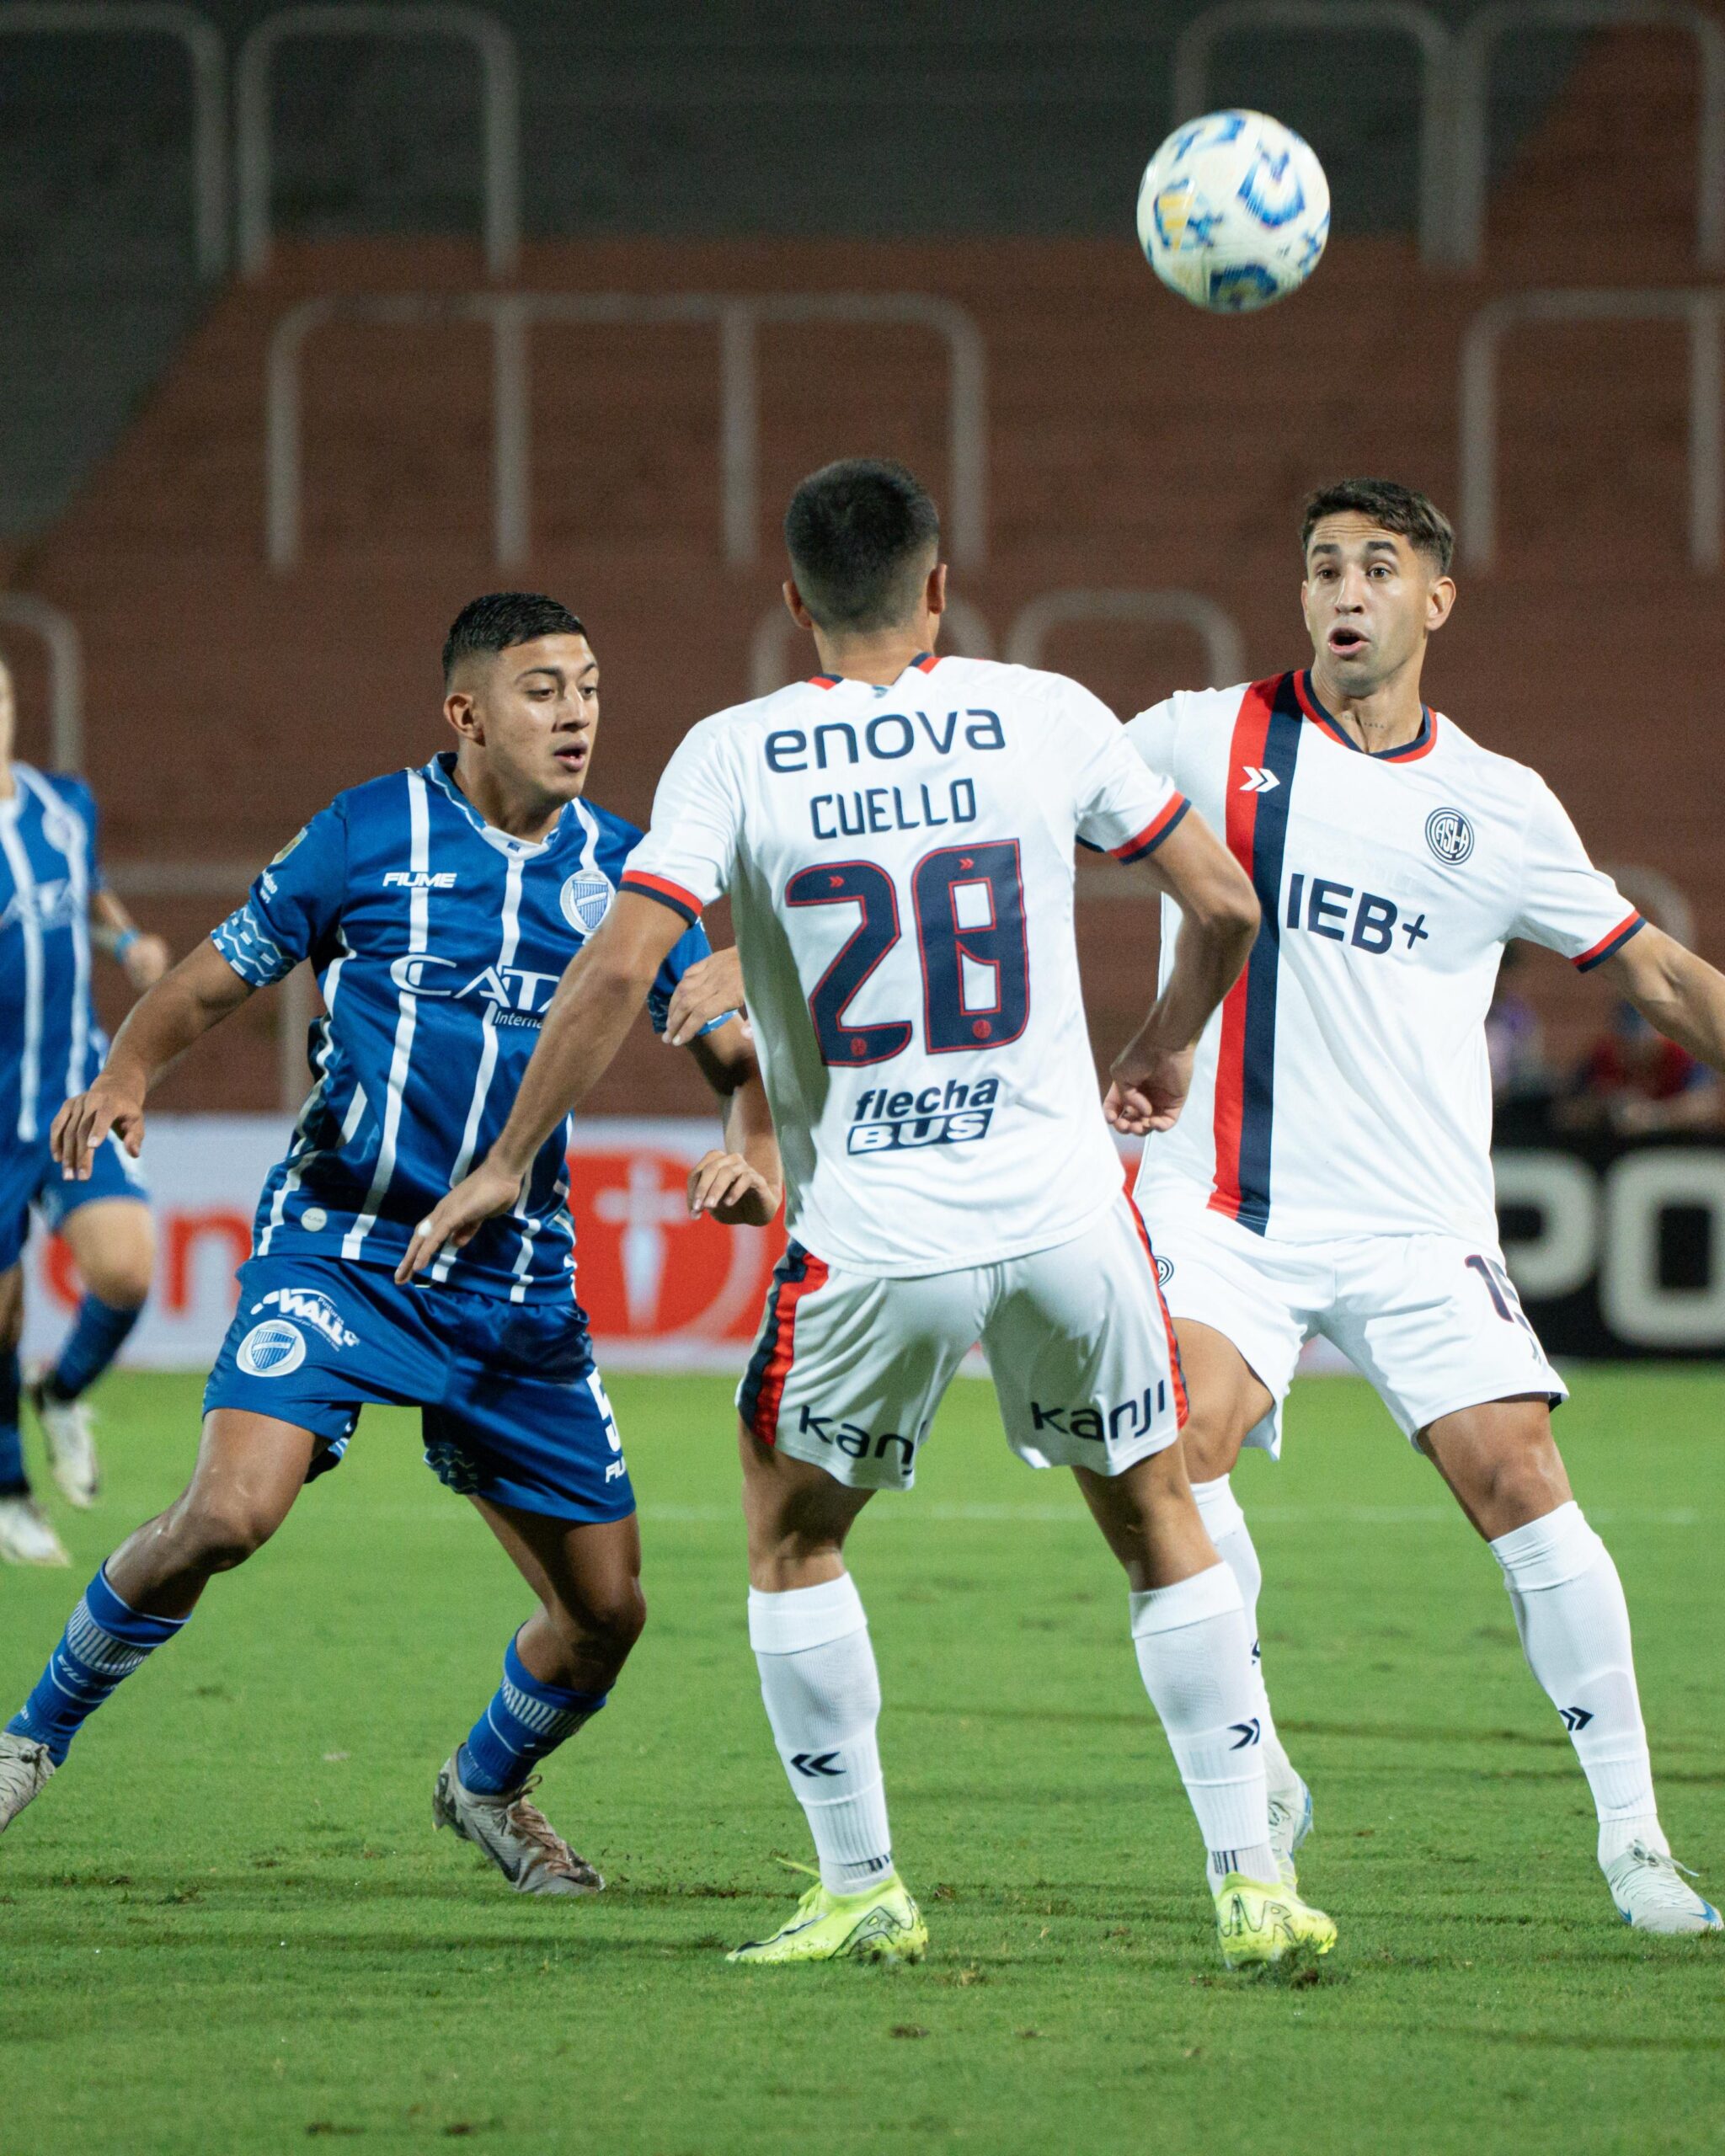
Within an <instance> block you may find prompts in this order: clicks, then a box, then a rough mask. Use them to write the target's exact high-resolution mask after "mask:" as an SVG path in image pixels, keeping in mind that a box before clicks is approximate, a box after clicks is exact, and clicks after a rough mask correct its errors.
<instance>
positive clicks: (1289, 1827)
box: [1269, 1768, 1311, 1894]
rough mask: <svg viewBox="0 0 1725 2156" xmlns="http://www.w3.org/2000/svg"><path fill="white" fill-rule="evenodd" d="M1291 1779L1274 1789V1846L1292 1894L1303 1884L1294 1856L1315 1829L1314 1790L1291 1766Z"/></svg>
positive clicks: (1272, 1846)
mask: <svg viewBox="0 0 1725 2156" xmlns="http://www.w3.org/2000/svg"><path fill="white" fill-rule="evenodd" d="M1289 1777H1290V1779H1289V1780H1288V1781H1287V1782H1286V1783H1285V1784H1284V1785H1281V1786H1279V1787H1278V1788H1275V1789H1273V1790H1271V1791H1270V1793H1269V1794H1270V1847H1271V1848H1272V1849H1274V1851H1275V1853H1276V1870H1277V1872H1278V1873H1279V1876H1280V1878H1281V1881H1282V1884H1283V1885H1284V1887H1286V1888H1287V1889H1288V1892H1290V1894H1291V1893H1292V1892H1293V1891H1294V1889H1295V1887H1297V1886H1298V1885H1299V1884H1300V1874H1299V1873H1298V1872H1297V1871H1296V1870H1295V1868H1294V1859H1295V1854H1297V1852H1298V1850H1299V1848H1300V1844H1301V1843H1302V1842H1303V1841H1304V1840H1305V1839H1306V1836H1307V1835H1308V1834H1309V1833H1311V1790H1309V1789H1308V1788H1307V1787H1306V1784H1305V1783H1304V1782H1303V1781H1301V1780H1300V1777H1299V1775H1298V1774H1295V1773H1294V1771H1293V1769H1292V1768H1290V1769H1289Z"/></svg>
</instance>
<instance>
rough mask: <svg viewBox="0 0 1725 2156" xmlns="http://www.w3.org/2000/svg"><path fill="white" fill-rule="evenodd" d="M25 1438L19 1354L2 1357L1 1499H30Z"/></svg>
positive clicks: (0, 1407) (0, 1391)
mask: <svg viewBox="0 0 1725 2156" xmlns="http://www.w3.org/2000/svg"><path fill="white" fill-rule="evenodd" d="M29 1487H30V1478H29V1476H28V1475H26V1474H25V1473H24V1434H23V1433H22V1432H21V1431H20V1430H19V1427H18V1350H17V1349H16V1348H13V1349H12V1350H11V1352H10V1353H8V1354H4V1355H0V1497H28V1496H29Z"/></svg>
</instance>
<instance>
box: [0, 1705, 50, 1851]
mask: <svg viewBox="0 0 1725 2156" xmlns="http://www.w3.org/2000/svg"><path fill="white" fill-rule="evenodd" d="M53 1771H54V1762H53V1761H52V1760H51V1758H49V1757H48V1748H47V1746H46V1745H45V1744H38V1743H37V1742H36V1740H35V1737H14V1736H13V1734H12V1732H11V1731H10V1730H7V1729H0V1834H3V1833H5V1832H6V1829H7V1828H8V1827H9V1826H10V1825H11V1824H12V1822H13V1820H14V1819H15V1818H17V1817H18V1815H19V1812H22V1811H23V1810H24V1806H25V1805H27V1804H28V1803H29V1801H30V1799H31V1798H32V1797H33V1796H40V1795H41V1793H42V1791H43V1790H45V1789H46V1787H47V1786H48V1777H49V1775H50V1774H52V1773H53Z"/></svg>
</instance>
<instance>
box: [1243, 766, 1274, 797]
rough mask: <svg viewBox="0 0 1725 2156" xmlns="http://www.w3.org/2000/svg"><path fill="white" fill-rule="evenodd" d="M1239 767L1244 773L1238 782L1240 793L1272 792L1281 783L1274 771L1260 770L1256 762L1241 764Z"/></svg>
mask: <svg viewBox="0 0 1725 2156" xmlns="http://www.w3.org/2000/svg"><path fill="white" fill-rule="evenodd" d="M1240 768H1241V770H1242V771H1244V772H1245V774H1246V776H1245V777H1244V778H1243V779H1242V780H1241V782H1240V791H1241V792H1242V793H1274V792H1275V790H1276V788H1277V787H1279V785H1280V784H1281V783H1282V782H1281V781H1280V779H1279V778H1278V777H1277V776H1276V775H1275V773H1274V771H1260V770H1259V768H1258V766H1257V765H1256V764H1242V766H1240Z"/></svg>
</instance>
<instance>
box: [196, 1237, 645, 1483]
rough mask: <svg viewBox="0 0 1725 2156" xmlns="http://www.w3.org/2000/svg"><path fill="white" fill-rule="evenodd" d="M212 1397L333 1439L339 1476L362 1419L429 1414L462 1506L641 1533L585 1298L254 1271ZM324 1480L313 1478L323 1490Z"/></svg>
mask: <svg viewBox="0 0 1725 2156" xmlns="http://www.w3.org/2000/svg"><path fill="white" fill-rule="evenodd" d="M238 1278H239V1307H238V1310H236V1311H235V1312H234V1315H233V1323H232V1325H231V1326H229V1327H228V1329H227V1338H226V1339H225V1340H224V1341H223V1342H222V1353H221V1354H220V1355H218V1356H217V1357H216V1367H215V1369H213V1370H211V1373H210V1382H209V1384H208V1385H206V1386H205V1388H204V1412H205V1413H206V1415H207V1414H209V1413H210V1412H211V1410H212V1409H214V1408H217V1407H238V1408H243V1409H245V1410H247V1411H248V1412H250V1413H252V1414H254V1415H270V1416H273V1417H275V1418H276V1420H277V1421H279V1422H291V1423H294V1424H295V1425H296V1427H297V1428H300V1429H302V1430H310V1431H312V1433H313V1434H314V1435H316V1436H317V1437H319V1438H322V1439H323V1445H322V1446H321V1448H320V1449H319V1452H318V1457H317V1459H316V1460H315V1461H314V1462H313V1463H312V1470H311V1473H312V1475H318V1474H321V1473H322V1472H323V1470H325V1469H326V1468H331V1467H334V1466H335V1465H337V1463H338V1462H339V1460H340V1459H341V1456H342V1454H344V1452H345V1451H346V1449H347V1445H348V1440H349V1438H351V1437H352V1435H353V1433H354V1426H355V1423H357V1422H358V1421H359V1419H360V1409H361V1408H362V1407H365V1406H370V1405H371V1404H372V1403H373V1402H376V1403H377V1405H379V1406H392V1407H418V1408H419V1409H420V1410H421V1413H422V1427H423V1429H424V1433H425V1464H426V1465H427V1466H428V1467H430V1469H431V1470H432V1472H433V1473H434V1474H435V1476H437V1478H438V1480H439V1481H441V1482H442V1483H444V1484H445V1485H446V1486H447V1487H448V1488H450V1489H451V1490H454V1491H456V1492H458V1493H459V1494H460V1495H461V1496H462V1497H489V1498H490V1499H492V1500H493V1502H495V1503H497V1504H499V1505H512V1506H515V1508H517V1509H518V1510H520V1511H521V1512H527V1513H549V1514H550V1515H551V1516H552V1517H553V1518H558V1519H568V1520H580V1521H594V1520H613V1519H626V1518H628V1515H629V1514H630V1513H633V1511H634V1509H635V1493H634V1492H633V1489H632V1488H631V1487H630V1486H629V1471H628V1468H627V1467H626V1466H625V1465H624V1464H623V1452H622V1438H620V1437H619V1436H618V1435H617V1421H616V1418H615V1417H614V1416H613V1415H612V1414H611V1402H610V1401H608V1400H607V1399H606V1396H605V1387H604V1385H603V1384H602V1383H601V1380H600V1376H599V1372H598V1371H597V1369H595V1367H594V1363H593V1348H592V1342H590V1340H589V1338H588V1337H587V1326H586V1321H585V1318H584V1317H583V1316H582V1315H581V1312H580V1310H579V1308H578V1307H577V1306H576V1305H575V1303H574V1300H573V1299H557V1300H554V1301H539V1302H532V1303H508V1302H504V1301H502V1300H501V1299H499V1298H498V1297H497V1296H495V1295H482V1294H473V1292H472V1291H471V1290H469V1289H463V1288H448V1287H428V1286H426V1285H425V1284H424V1283H421V1282H419V1281H415V1282H414V1283H412V1284H411V1285H410V1286H409V1287H406V1288H398V1287H397V1285H396V1284H395V1282H394V1280H393V1278H391V1276H390V1275H389V1273H387V1272H385V1271H384V1270H383V1269H382V1267H378V1266H369V1265H343V1264H341V1263H339V1262H337V1261H336V1260H335V1259H334V1258H327V1257H254V1258H252V1259H249V1260H248V1262H247V1263H245V1264H244V1265H243V1266H242V1267H240V1269H239V1274H238ZM308 1479H309V1478H308Z"/></svg>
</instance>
